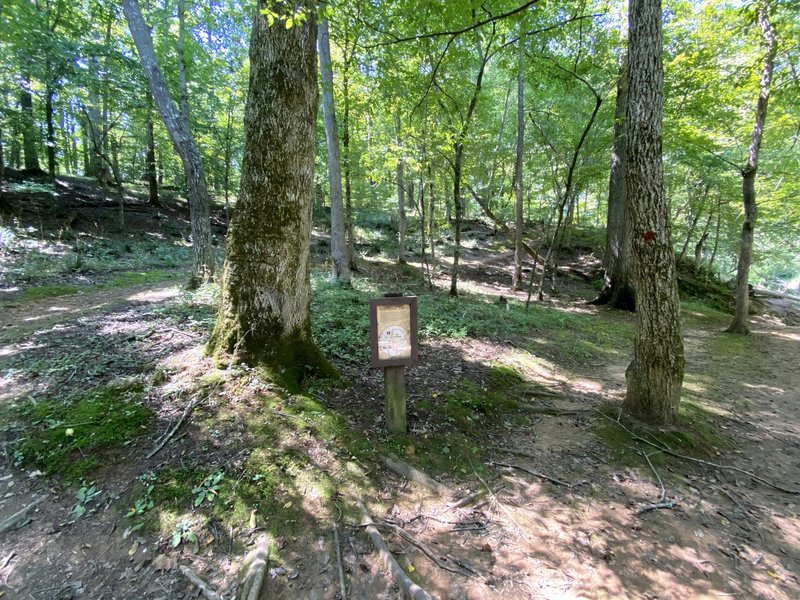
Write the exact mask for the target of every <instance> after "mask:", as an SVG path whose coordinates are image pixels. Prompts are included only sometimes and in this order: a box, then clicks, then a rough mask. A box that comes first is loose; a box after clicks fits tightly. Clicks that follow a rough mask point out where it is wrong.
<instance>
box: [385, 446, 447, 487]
mask: <svg viewBox="0 0 800 600" xmlns="http://www.w3.org/2000/svg"><path fill="white" fill-rule="evenodd" d="M381 460H382V461H383V464H384V465H386V466H387V467H388V468H389V469H391V470H392V471H394V472H395V473H397V474H398V475H400V476H402V477H405V478H406V479H408V480H409V481H414V482H416V483H418V484H420V485H423V486H425V487H426V488H428V489H429V490H431V491H432V492H434V493H436V494H439V495H440V496H450V495H452V492H451V491H450V488H448V487H447V486H446V485H444V484H442V483H439V482H438V481H436V480H435V479H433V478H431V477H429V476H428V475H426V474H425V473H423V472H422V471H420V470H418V469H415V468H414V467H412V466H411V465H410V464H408V463H407V462H405V461H402V460H400V459H399V458H397V457H396V456H394V455H393V454H390V455H389V456H382V457H381Z"/></svg>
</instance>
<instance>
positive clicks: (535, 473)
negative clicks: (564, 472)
mask: <svg viewBox="0 0 800 600" xmlns="http://www.w3.org/2000/svg"><path fill="white" fill-rule="evenodd" d="M486 464H488V465H492V466H495V467H506V468H507V469H516V470H517V471H522V472H523V473H527V474H528V475H533V476H534V477H538V478H540V479H544V480H545V481H549V482H550V483H554V484H556V485H563V486H564V487H568V488H572V487H575V486H577V485H580V484H582V483H584V482H583V481H579V482H578V483H567V482H566V481H561V480H560V479H556V478H555V477H550V476H549V475H545V474H544V473H541V472H540V471H534V470H533V469H526V468H525V467H520V466H519V465H512V464H508V463H500V462H488V463H486Z"/></svg>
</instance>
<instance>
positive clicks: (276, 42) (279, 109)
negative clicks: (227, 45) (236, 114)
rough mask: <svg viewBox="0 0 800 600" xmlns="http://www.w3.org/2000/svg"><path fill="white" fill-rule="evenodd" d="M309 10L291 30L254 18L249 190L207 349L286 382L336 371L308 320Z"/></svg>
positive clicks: (312, 32)
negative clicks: (315, 336)
mask: <svg viewBox="0 0 800 600" xmlns="http://www.w3.org/2000/svg"><path fill="white" fill-rule="evenodd" d="M260 6H261V7H263V6H264V2H263V0H262V2H261V3H260ZM304 8H305V9H306V11H307V13H308V16H307V18H306V19H305V20H304V21H303V22H302V24H295V25H294V26H293V27H291V28H290V29H286V27H284V26H283V24H282V23H281V22H279V21H276V22H275V24H274V25H273V26H272V27H270V26H269V24H268V22H267V19H266V17H265V16H264V15H262V14H260V13H259V12H257V13H256V16H255V19H254V22H253V31H252V36H251V38H250V86H249V90H248V94H247V104H246V106H245V144H244V157H243V161H242V177H241V187H240V191H239V199H238V202H237V205H236V210H235V211H234V213H233V217H232V219H231V224H230V228H229V230H228V241H227V260H226V262H225V271H224V274H223V277H222V303H221V306H220V309H219V314H218V316H217V323H216V326H215V327H214V331H213V333H212V335H211V340H210V341H209V346H208V350H209V352H210V353H211V354H214V355H216V356H225V355H232V358H233V359H234V360H237V361H243V362H246V363H248V364H250V365H253V366H260V367H264V368H266V369H267V370H268V371H270V372H271V374H273V375H274V376H277V377H278V378H279V380H281V381H282V383H284V384H286V385H293V384H296V383H298V382H299V381H301V380H302V379H303V377H304V376H305V375H306V373H307V372H309V371H311V372H316V373H318V374H323V375H329V374H332V369H331V367H330V365H329V364H328V363H327V362H326V361H325V359H324V358H323V357H322V356H321V354H320V352H319V350H318V349H317V347H316V346H315V344H314V342H313V340H312V337H311V324H310V319H309V295H310V288H311V286H310V282H309V268H308V263H309V241H310V236H311V207H312V200H313V184H314V155H315V125H316V115H317V98H318V96H317V94H318V91H317V77H316V73H317V72H316V68H317V54H316V37H317V36H316V34H317V28H316V23H315V18H314V15H313V6H312V5H311V3H310V2H306V3H304ZM272 9H273V10H275V8H274V5H273V7H272Z"/></svg>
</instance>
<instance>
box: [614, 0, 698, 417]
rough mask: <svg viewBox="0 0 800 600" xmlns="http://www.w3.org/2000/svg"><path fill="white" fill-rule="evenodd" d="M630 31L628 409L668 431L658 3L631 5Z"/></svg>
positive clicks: (673, 317)
mask: <svg viewBox="0 0 800 600" xmlns="http://www.w3.org/2000/svg"><path fill="white" fill-rule="evenodd" d="M628 31H629V32H630V33H629V35H630V37H629V40H630V41H629V46H628V48H629V57H628V59H629V86H630V87H629V90H628V109H627V115H626V121H627V128H628V148H627V150H628V169H627V173H626V184H627V189H628V199H629V207H630V210H631V212H632V217H633V227H632V231H631V233H632V236H631V240H632V244H633V253H634V277H635V287H636V333H635V337H634V346H633V360H632V362H631V364H630V365H629V366H628V369H627V371H626V373H625V378H626V380H627V386H628V387H627V394H626V396H625V401H624V403H623V410H624V411H625V412H626V413H627V414H629V415H631V416H633V417H635V418H637V419H641V420H643V421H647V422H649V423H654V424H659V425H671V424H674V423H675V421H676V419H677V417H678V405H679V403H680V397H681V385H682V383H683V368H684V353H683V340H682V338H681V322H680V303H679V300H678V289H677V279H676V273H675V253H674V251H673V249H672V241H671V239H670V225H669V208H668V204H667V199H666V196H665V194H664V171H663V162H662V150H661V144H662V141H661V140H662V135H661V124H662V118H663V102H664V72H663V66H662V58H661V55H662V33H661V1H660V0H631V3H630V8H629V21H628Z"/></svg>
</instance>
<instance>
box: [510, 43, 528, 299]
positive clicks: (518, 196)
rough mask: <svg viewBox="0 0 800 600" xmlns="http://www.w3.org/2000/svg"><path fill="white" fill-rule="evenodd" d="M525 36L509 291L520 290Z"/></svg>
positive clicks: (519, 79) (519, 71)
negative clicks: (512, 253)
mask: <svg viewBox="0 0 800 600" xmlns="http://www.w3.org/2000/svg"><path fill="white" fill-rule="evenodd" d="M524 41H525V36H524V35H520V37H519V42H518V43H519V58H518V61H519V64H518V65H517V159H516V163H515V164H514V195H515V205H514V208H515V211H514V215H515V217H516V218H515V221H514V233H515V235H514V275H513V277H512V278H511V289H513V290H521V289H522V260H523V253H524V250H523V248H522V234H523V228H524V226H525V223H524V215H523V209H524V206H523V202H522V200H523V198H522V148H523V142H524V139H525V43H524Z"/></svg>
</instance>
